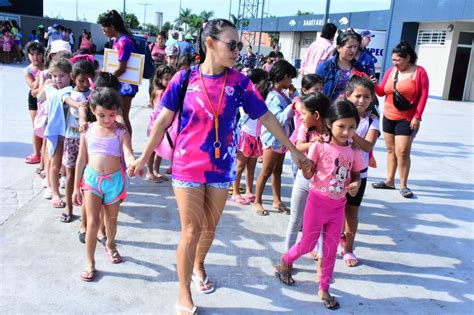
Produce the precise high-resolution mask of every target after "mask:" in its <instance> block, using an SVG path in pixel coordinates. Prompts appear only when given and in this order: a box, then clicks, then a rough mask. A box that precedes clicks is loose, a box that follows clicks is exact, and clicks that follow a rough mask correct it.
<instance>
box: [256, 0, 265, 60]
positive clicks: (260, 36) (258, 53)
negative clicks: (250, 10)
mask: <svg viewBox="0 0 474 315" xmlns="http://www.w3.org/2000/svg"><path fill="white" fill-rule="evenodd" d="M263 11H265V0H262V15H261V16H260V27H259V28H258V50H257V65H258V63H259V61H260V60H259V58H260V46H261V45H262V28H263Z"/></svg>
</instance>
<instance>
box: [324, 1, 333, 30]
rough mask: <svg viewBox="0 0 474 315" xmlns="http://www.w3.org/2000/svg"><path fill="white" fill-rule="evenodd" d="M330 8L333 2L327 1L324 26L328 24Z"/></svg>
mask: <svg viewBox="0 0 474 315" xmlns="http://www.w3.org/2000/svg"><path fill="white" fill-rule="evenodd" d="M330 6H331V0H326V10H325V11H324V18H323V25H324V24H326V23H327V22H328V18H329V7H330Z"/></svg>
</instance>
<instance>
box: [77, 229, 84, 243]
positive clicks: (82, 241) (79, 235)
mask: <svg viewBox="0 0 474 315" xmlns="http://www.w3.org/2000/svg"><path fill="white" fill-rule="evenodd" d="M77 236H78V237H79V242H81V243H82V244H85V243H86V232H81V231H79V232H77Z"/></svg>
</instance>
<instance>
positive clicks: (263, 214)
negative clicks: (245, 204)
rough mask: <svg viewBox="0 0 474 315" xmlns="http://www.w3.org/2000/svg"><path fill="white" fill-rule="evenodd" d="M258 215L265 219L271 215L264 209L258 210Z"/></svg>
mask: <svg viewBox="0 0 474 315" xmlns="http://www.w3.org/2000/svg"><path fill="white" fill-rule="evenodd" d="M257 214H258V215H261V216H263V217H264V216H267V215H269V214H270V213H269V212H268V210H266V209H263V210H257Z"/></svg>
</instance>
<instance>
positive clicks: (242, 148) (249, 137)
mask: <svg viewBox="0 0 474 315" xmlns="http://www.w3.org/2000/svg"><path fill="white" fill-rule="evenodd" d="M247 77H248V78H249V79H250V81H252V83H254V84H255V85H256V87H257V89H258V90H259V92H260V95H262V97H263V98H266V97H267V94H268V92H266V91H265V90H268V89H264V88H263V87H264V86H265V85H267V84H269V83H268V74H267V73H266V72H265V71H264V70H262V69H252V70H250V71H249V72H248V73H247ZM239 126H240V136H239V144H238V147H237V165H236V175H235V181H234V182H233V190H232V197H231V198H230V200H231V201H234V202H236V203H238V204H241V205H248V204H250V203H251V202H254V201H255V195H254V194H253V179H254V175H255V168H256V166H257V159H258V158H259V157H260V156H262V154H263V148H262V141H261V140H260V132H261V129H262V124H261V123H260V121H259V120H258V119H250V117H249V116H248V115H247V114H244V115H243V116H242V118H241V119H240V121H239ZM245 169H247V174H246V176H245V182H246V190H245V195H243V196H242V195H240V179H241V178H242V173H243V172H244V170H245Z"/></svg>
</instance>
